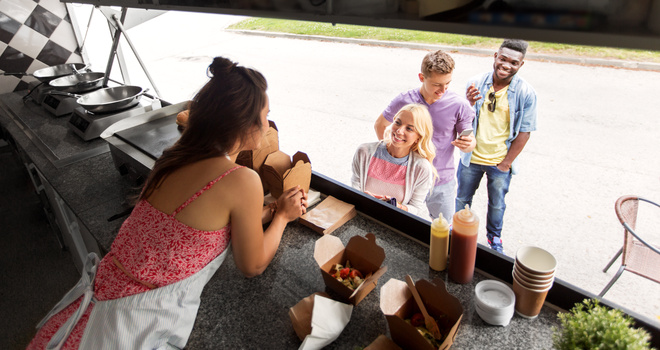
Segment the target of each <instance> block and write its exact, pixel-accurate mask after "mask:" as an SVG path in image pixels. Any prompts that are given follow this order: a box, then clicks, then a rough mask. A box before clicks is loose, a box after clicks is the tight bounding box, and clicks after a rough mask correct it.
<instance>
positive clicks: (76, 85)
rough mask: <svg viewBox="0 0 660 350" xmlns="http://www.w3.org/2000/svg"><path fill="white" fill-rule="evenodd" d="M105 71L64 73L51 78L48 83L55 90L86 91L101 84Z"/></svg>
mask: <svg viewBox="0 0 660 350" xmlns="http://www.w3.org/2000/svg"><path fill="white" fill-rule="evenodd" d="M103 78H105V73H81V74H71V75H65V76H63V77H60V78H57V79H53V80H51V81H50V82H49V83H48V84H49V85H50V86H52V87H54V88H56V89H57V90H60V91H66V92H86V91H90V90H94V89H97V88H100V87H101V86H102V85H103Z"/></svg>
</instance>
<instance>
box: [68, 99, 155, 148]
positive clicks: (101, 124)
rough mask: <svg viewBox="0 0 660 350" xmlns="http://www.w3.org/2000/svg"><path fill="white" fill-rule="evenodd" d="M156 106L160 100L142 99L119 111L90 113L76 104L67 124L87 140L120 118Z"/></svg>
mask: <svg viewBox="0 0 660 350" xmlns="http://www.w3.org/2000/svg"><path fill="white" fill-rule="evenodd" d="M158 108H160V100H159V99H156V98H154V99H147V98H145V99H142V100H141V101H139V102H138V104H137V105H135V106H132V107H129V109H123V110H121V111H119V112H114V111H110V112H107V113H92V112H90V111H89V110H87V109H85V108H83V107H82V106H78V107H76V108H74V109H73V113H71V117H70V118H69V123H68V124H69V127H70V128H71V130H73V132H74V133H75V134H76V135H78V136H80V137H81V138H82V139H83V140H85V141H89V140H92V139H95V138H97V137H99V136H101V133H102V132H103V131H104V130H105V129H107V128H108V127H109V126H110V125H112V124H114V123H116V122H118V121H120V120H123V119H126V118H131V117H135V116H137V115H140V114H143V113H146V112H149V111H152V110H154V109H158Z"/></svg>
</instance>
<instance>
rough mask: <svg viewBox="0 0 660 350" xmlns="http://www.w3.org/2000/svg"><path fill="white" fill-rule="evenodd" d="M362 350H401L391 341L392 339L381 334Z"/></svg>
mask: <svg viewBox="0 0 660 350" xmlns="http://www.w3.org/2000/svg"><path fill="white" fill-rule="evenodd" d="M364 350H401V348H400V347H399V346H398V345H396V343H394V342H393V341H392V339H390V338H388V337H386V336H385V335H383V334H381V335H379V336H378V338H376V340H374V341H373V342H371V344H369V346H367V347H366V348H364Z"/></svg>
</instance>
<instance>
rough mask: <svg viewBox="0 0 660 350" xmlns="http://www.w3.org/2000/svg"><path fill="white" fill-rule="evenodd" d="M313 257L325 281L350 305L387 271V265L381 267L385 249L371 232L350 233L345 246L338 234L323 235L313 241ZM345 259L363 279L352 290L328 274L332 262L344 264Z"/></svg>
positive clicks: (372, 286) (364, 295)
mask: <svg viewBox="0 0 660 350" xmlns="http://www.w3.org/2000/svg"><path fill="white" fill-rule="evenodd" d="M314 259H315V260H316V262H317V263H318V264H319V267H320V269H321V275H322V276H323V281H324V282H325V285H326V286H327V287H328V288H330V289H331V290H332V291H334V292H335V293H337V294H338V295H339V296H340V297H341V298H343V299H344V300H346V301H348V302H349V303H351V304H353V305H357V304H358V303H360V301H362V299H364V297H366V296H367V294H369V292H371V291H372V290H373V289H374V288H375V287H376V285H377V284H378V278H380V276H382V275H383V274H384V273H385V272H386V271H387V266H383V267H381V264H382V263H383V261H384V260H385V250H384V249H383V248H381V247H379V246H378V245H377V244H376V236H375V235H374V234H373V233H367V235H366V236H365V237H362V236H353V237H352V238H351V239H350V240H349V241H348V244H347V245H346V247H344V245H343V244H342V243H341V240H340V239H339V238H338V237H336V236H331V235H325V236H323V237H321V238H319V239H318V240H317V241H316V244H315V246H314ZM346 260H349V261H350V262H351V266H352V267H353V268H356V269H358V270H359V271H360V272H361V273H362V275H363V276H364V277H365V280H364V282H363V283H362V284H361V285H360V286H358V287H357V288H356V289H355V290H351V289H350V288H348V287H346V286H345V285H344V284H342V283H341V282H339V281H337V280H336V279H335V278H334V277H333V276H332V275H331V271H332V267H333V266H334V265H335V264H342V265H346Z"/></svg>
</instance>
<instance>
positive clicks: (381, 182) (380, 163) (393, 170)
mask: <svg viewBox="0 0 660 350" xmlns="http://www.w3.org/2000/svg"><path fill="white" fill-rule="evenodd" d="M409 156H410V155H406V156H405V157H402V158H395V157H393V156H392V155H391V154H390V153H389V152H387V146H385V144H384V143H381V144H380V145H379V146H378V148H377V149H376V152H375V153H374V155H373V156H372V157H371V161H370V162H369V171H368V172H367V181H366V186H365V187H366V188H365V189H366V190H367V191H369V192H371V193H373V194H379V195H386V196H389V197H394V198H396V200H397V202H403V198H404V196H405V189H406V171H407V169H408V158H409Z"/></svg>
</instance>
